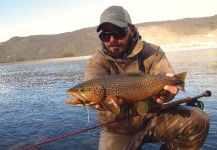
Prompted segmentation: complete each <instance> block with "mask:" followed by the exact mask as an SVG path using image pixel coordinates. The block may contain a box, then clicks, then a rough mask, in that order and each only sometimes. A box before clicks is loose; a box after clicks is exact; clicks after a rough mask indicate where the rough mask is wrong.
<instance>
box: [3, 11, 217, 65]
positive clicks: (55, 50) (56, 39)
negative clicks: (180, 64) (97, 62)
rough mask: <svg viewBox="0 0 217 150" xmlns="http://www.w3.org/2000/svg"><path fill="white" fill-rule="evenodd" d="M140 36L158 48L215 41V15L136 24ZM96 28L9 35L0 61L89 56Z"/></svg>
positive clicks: (96, 44)
mask: <svg viewBox="0 0 217 150" xmlns="http://www.w3.org/2000/svg"><path fill="white" fill-rule="evenodd" d="M136 26H137V28H138V30H139V32H140V34H141V35H142V37H143V39H144V40H146V41H148V42H153V43H155V44H159V45H161V46H162V47H167V48H177V47H180V46H183V47H185V46H186V45H189V46H197V45H198V43H199V44H200V43H206V44H207V43H208V44H210V43H211V44H212V43H217V15H215V16H211V17H203V18H185V19H179V20H173V21H160V22H147V23H140V24H136ZM97 36H98V35H97V33H96V27H90V28H84V29H80V30H76V31H73V32H67V33H62V34H55V35H31V36H27V37H13V38H11V39H10V40H8V41H6V42H2V43H0V53H1V55H0V62H14V61H23V60H36V59H49V58H61V57H72V56H84V55H90V54H92V53H93V52H94V51H95V50H97V49H99V48H100V41H99V40H98V37H97Z"/></svg>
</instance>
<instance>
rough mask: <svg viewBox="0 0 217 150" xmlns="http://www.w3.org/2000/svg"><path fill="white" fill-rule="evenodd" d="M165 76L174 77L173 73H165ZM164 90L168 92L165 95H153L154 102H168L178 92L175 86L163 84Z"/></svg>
mask: <svg viewBox="0 0 217 150" xmlns="http://www.w3.org/2000/svg"><path fill="white" fill-rule="evenodd" d="M166 76H168V77H174V76H175V74H172V73H166ZM164 90H166V91H168V94H167V95H166V96H155V97H153V98H154V100H155V102H157V103H158V104H162V103H164V102H168V101H170V100H172V99H173V98H174V97H175V96H176V94H177V93H178V88H177V87H176V86H171V85H165V86H164Z"/></svg>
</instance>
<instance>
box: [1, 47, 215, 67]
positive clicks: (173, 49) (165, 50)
mask: <svg viewBox="0 0 217 150" xmlns="http://www.w3.org/2000/svg"><path fill="white" fill-rule="evenodd" d="M160 47H161V48H162V49H163V51H164V52H165V53H170V52H181V51H182V52H184V51H199V50H214V49H216V50H217V44H216V45H212V46H207V45H206V46H178V47H176V46H174V47H173V46H171V45H170V46H167V45H162V46H160ZM90 57H91V55H87V56H77V57H65V58H50V59H40V60H25V61H18V62H5V63H0V66H3V65H13V64H26V63H38V62H40V63H50V62H61V61H71V60H87V59H89V58H90Z"/></svg>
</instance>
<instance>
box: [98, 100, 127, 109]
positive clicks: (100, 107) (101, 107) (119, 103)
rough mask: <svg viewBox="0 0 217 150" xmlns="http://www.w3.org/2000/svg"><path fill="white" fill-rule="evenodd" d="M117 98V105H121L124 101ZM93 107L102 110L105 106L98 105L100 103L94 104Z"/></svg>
mask: <svg viewBox="0 0 217 150" xmlns="http://www.w3.org/2000/svg"><path fill="white" fill-rule="evenodd" d="M117 100H118V105H119V106H121V105H123V103H124V101H123V100H122V99H117ZM95 109H96V110H99V111H103V110H104V111H105V108H103V106H102V105H100V104H96V105H95Z"/></svg>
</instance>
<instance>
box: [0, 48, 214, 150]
mask: <svg viewBox="0 0 217 150" xmlns="http://www.w3.org/2000/svg"><path fill="white" fill-rule="evenodd" d="M167 55H168V57H169V59H170V61H171V63H172V66H173V67H174V69H175V70H176V72H182V71H187V72H188V78H187V81H186V93H180V94H178V95H177V98H183V97H186V96H193V95H197V94H200V93H202V92H204V91H205V90H211V91H212V94H213V96H212V97H210V98H203V101H204V104H205V109H204V111H206V112H207V113H208V114H209V116H210V119H211V127H210V130H209V135H208V138H207V140H206V142H205V144H204V146H203V149H204V150H207V149H208V150H209V149H215V148H216V147H217V143H216V139H217V119H216V118H217V104H216V101H215V100H216V99H217V91H216V89H217V84H216V80H217V77H216V74H217V59H216V58H217V50H206V51H205V50H204V51H202V50H200V51H199V50H198V51H188V52H186V51H185V52H184V51H183V52H170V53H167ZM86 63H87V60H65V61H36V62H28V63H27V62H26V63H17V64H1V65H0V116H1V117H0V149H1V150H8V149H11V150H14V149H19V148H21V147H25V146H27V145H29V144H34V143H38V142H41V141H45V140H48V139H50V138H54V137H58V136H61V135H65V134H69V133H72V132H74V131H77V130H80V129H84V128H87V127H91V126H93V125H96V124H97V121H96V113H95V111H94V110H92V109H90V110H89V112H90V122H89V124H87V116H88V115H87V111H85V109H84V108H82V107H73V106H70V105H67V104H65V103H64V100H65V99H67V98H69V96H68V95H66V94H65V93H64V90H66V89H68V88H70V87H72V86H73V85H75V84H77V83H79V82H81V81H83V76H84V67H85V65H86ZM98 138H99V129H96V130H92V131H89V132H86V133H82V134H80V135H76V136H71V137H68V138H65V139H61V140H58V141H55V142H52V143H48V144H45V145H42V146H41V147H38V148H37V149H41V150H60V149H64V150H69V149H73V150H83V149H90V150H94V149H97V147H98ZM143 148H146V149H158V148H159V144H146V145H145V146H143Z"/></svg>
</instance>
